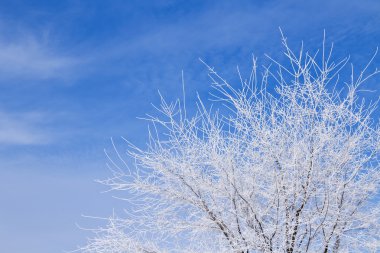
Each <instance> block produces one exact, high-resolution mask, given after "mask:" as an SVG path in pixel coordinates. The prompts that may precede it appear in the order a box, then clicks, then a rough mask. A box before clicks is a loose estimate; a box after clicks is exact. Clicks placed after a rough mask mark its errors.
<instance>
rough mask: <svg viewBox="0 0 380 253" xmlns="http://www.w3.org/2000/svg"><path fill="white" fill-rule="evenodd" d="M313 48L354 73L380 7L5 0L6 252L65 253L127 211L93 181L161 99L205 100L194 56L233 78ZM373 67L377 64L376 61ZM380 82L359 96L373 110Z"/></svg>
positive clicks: (376, 36)
mask: <svg viewBox="0 0 380 253" xmlns="http://www.w3.org/2000/svg"><path fill="white" fill-rule="evenodd" d="M279 26H280V27H281V28H282V29H283V30H284V32H285V34H286V36H287V37H288V39H289V42H290V45H291V46H294V47H298V46H299V43H300V41H301V40H303V41H304V43H305V45H306V47H307V48H309V49H310V50H313V49H315V48H317V47H319V46H320V45H321V42H322V38H323V30H324V29H325V30H326V34H327V40H328V41H329V42H331V41H334V43H335V48H336V50H335V55H336V57H337V58H340V57H343V56H345V55H347V54H350V55H351V59H352V61H353V62H354V63H355V65H356V66H358V67H359V68H360V66H363V65H364V64H365V63H366V61H367V60H368V59H369V58H370V57H371V56H372V54H373V53H374V51H375V49H376V47H377V46H379V44H380V29H379V27H380V2H379V1H377V0H373V1H371V0H363V1H344V0H330V1H327V0H319V1H293V0H286V1H273V0H269V1H170V0H162V1H161V0H158V1H137V0H136V1H135V0H129V1H117V0H114V1H97V0H92V1H74V0H73V1H51V0H50V1H37V0H34V1H18V0H12V1H11V0H10V1H7V0H2V1H0V238H1V240H0V241H1V243H0V252H9V253H11V252H12V253H23V252H28V253H53V252H62V251H63V250H73V249H75V248H76V246H77V245H83V244H84V243H85V239H86V236H88V234H87V233H86V232H85V231H82V230H80V229H78V228H77V226H76V225H75V224H79V225H81V226H89V227H91V226H94V225H96V224H95V223H93V221H91V220H88V219H85V218H83V217H82V216H81V215H82V214H84V215H94V216H109V215H111V214H112V211H113V209H115V210H121V209H122V208H123V203H122V202H119V201H117V200H115V199H113V198H112V194H109V193H103V194H101V193H100V192H101V191H103V190H105V188H104V187H102V186H101V185H99V184H97V183H95V182H94V179H97V178H105V177H107V176H108V175H109V173H108V171H107V169H106V166H105V163H106V157H105V155H104V153H103V149H104V148H106V149H111V142H110V138H111V137H113V138H115V140H116V142H117V143H118V144H119V147H120V148H121V149H125V145H124V146H123V142H122V141H121V140H120V138H119V137H120V136H124V137H126V138H127V139H129V140H131V141H132V142H134V143H137V144H138V145H142V144H143V143H144V142H145V140H146V135H145V133H146V129H147V128H146V122H144V121H141V120H138V119H136V117H139V116H140V117H141V116H144V114H145V113H149V112H152V111H153V108H152V106H151V103H156V104H157V103H158V99H159V97H158V94H157V90H160V91H161V92H162V93H163V94H164V95H165V96H166V97H168V98H169V99H170V98H172V99H174V98H176V97H179V96H181V71H182V70H183V71H184V75H185V82H186V90H187V93H186V94H187V98H186V99H187V105H188V106H190V107H191V105H192V102H193V101H194V98H195V94H196V91H198V92H199V93H200V94H201V96H203V97H207V93H208V92H209V91H210V87H209V81H208V79H207V70H206V68H205V67H204V66H203V65H202V64H201V63H200V62H199V60H198V58H202V59H203V60H205V61H206V62H207V63H209V65H212V66H215V67H216V69H218V70H219V72H221V73H224V76H226V77H227V78H231V80H236V71H235V70H236V66H237V65H239V66H240V67H241V68H242V70H243V73H244V71H245V73H247V69H248V68H249V63H250V60H251V54H252V53H254V54H255V55H256V56H258V57H259V59H263V58H264V53H268V54H269V55H271V56H273V57H279V52H280V50H281V41H280V33H279V29H278V27H279ZM373 66H374V67H376V66H377V67H379V66H380V58H379V56H378V57H377V58H375V60H374V63H373ZM379 82H380V78H379V77H376V78H374V79H372V80H371V81H370V82H368V83H367V84H366V86H365V88H367V89H371V90H374V92H372V93H366V94H364V95H365V96H368V97H370V98H377V97H378V96H379V95H380V92H379Z"/></svg>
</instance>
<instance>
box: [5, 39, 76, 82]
mask: <svg viewBox="0 0 380 253" xmlns="http://www.w3.org/2000/svg"><path fill="white" fill-rule="evenodd" d="M76 63H77V62H76V60H75V59H73V58H70V57H66V56H61V55H58V54H57V53H55V52H53V51H52V50H51V49H49V48H47V47H45V46H44V45H43V44H41V43H40V42H39V41H37V40H35V39H33V38H24V39H22V40H18V41H12V42H5V41H1V38H0V66H1V67H0V74H1V77H0V78H2V79H4V78H21V79H23V78H37V79H49V78H61V77H64V75H65V74H67V73H68V71H70V70H71V69H72V68H73V67H74V66H75V65H76Z"/></svg>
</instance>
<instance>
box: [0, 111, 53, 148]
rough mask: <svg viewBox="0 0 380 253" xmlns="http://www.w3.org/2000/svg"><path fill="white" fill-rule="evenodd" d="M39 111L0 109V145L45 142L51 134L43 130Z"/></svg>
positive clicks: (49, 138)
mask: <svg viewBox="0 0 380 253" xmlns="http://www.w3.org/2000/svg"><path fill="white" fill-rule="evenodd" d="M42 127H43V115H42V114H41V113H35V112H28V113H9V112H5V111H1V110H0V145H9V144H16V145H30V144H45V143H48V142H50V141H51V139H52V136H51V135H49V134H48V133H45V132H44V131H43V128H42Z"/></svg>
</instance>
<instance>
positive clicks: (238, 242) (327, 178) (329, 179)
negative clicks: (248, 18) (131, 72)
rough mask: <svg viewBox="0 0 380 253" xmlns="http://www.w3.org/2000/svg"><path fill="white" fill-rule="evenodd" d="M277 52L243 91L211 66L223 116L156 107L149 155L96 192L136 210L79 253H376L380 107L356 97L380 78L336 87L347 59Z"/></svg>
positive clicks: (136, 154) (354, 79)
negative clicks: (378, 115) (281, 56)
mask: <svg viewBox="0 0 380 253" xmlns="http://www.w3.org/2000/svg"><path fill="white" fill-rule="evenodd" d="M283 44H284V48H285V50H284V53H285V55H286V57H287V59H288V62H286V63H283V64H280V63H279V62H277V61H276V60H273V59H271V60H272V61H273V64H272V65H273V66H275V67H271V68H269V67H268V68H264V71H263V72H262V73H261V74H260V75H259V74H257V65H256V61H255V60H254V62H253V68H252V73H251V75H250V77H249V79H248V80H245V81H243V80H242V82H241V85H240V86H239V87H238V88H235V87H234V86H232V85H230V84H229V83H228V82H227V81H225V80H224V79H223V78H222V77H220V76H219V75H218V73H216V72H215V71H214V70H213V68H211V67H208V66H207V67H208V69H209V71H210V77H211V79H212V82H213V84H212V85H213V88H215V92H214V94H215V97H214V98H216V100H217V102H216V104H222V105H225V106H227V107H228V109H229V110H228V112H227V113H226V114H223V115H221V113H218V111H212V110H208V109H206V108H205V106H204V105H203V103H202V102H201V100H199V102H198V104H197V106H198V113H197V114H196V115H195V116H194V117H187V115H186V111H185V108H184V106H182V105H181V103H180V102H179V101H177V102H176V103H172V104H170V103H167V102H166V101H165V100H164V99H162V104H161V107H159V108H158V110H159V112H160V113H162V114H163V116H162V117H150V118H149V120H150V122H151V123H152V126H153V127H152V129H154V131H150V132H149V144H148V146H147V147H146V148H145V149H139V148H137V147H135V146H133V145H131V148H130V150H129V154H130V155H131V156H132V157H133V158H134V159H135V161H136V164H135V166H134V167H133V168H129V167H128V166H125V168H121V169H120V168H119V166H118V165H117V163H118V162H117V161H112V164H113V165H114V169H113V171H114V177H112V178H110V179H107V180H104V181H103V183H104V184H106V185H109V186H110V188H111V189H112V190H116V191H124V192H125V198H126V201H127V202H126V205H128V206H130V207H131V208H130V209H128V210H129V211H128V212H127V213H126V214H124V215H123V217H122V218H120V217H112V218H110V219H109V225H108V226H106V227H105V228H101V229H99V230H96V231H95V233H96V234H95V236H94V238H92V239H90V241H89V244H88V245H87V246H86V247H84V248H83V249H81V250H82V251H83V252H85V253H90V252H94V253H110V252H115V253H127V252H145V253H148V252H151V253H153V252H157V253H158V252H241V253H248V252H249V253H252V252H286V253H291V252H375V251H376V250H379V249H380V236H379V235H380V231H379V219H380V216H379V214H380V212H379V210H380V209H379V183H380V168H379V148H380V145H379V143H380V138H379V125H378V123H376V122H375V121H374V119H373V118H372V114H373V112H374V111H375V110H376V103H371V102H367V101H364V100H362V99H359V98H358V96H357V93H358V91H359V89H360V88H361V84H362V83H363V82H365V81H366V80H367V78H369V77H371V76H372V75H374V74H376V73H377V72H378V71H377V70H376V71H375V72H373V73H370V74H366V73H365V72H366V70H367V68H368V66H367V67H365V69H364V70H363V71H362V72H360V73H359V74H355V73H354V71H353V70H352V75H351V76H350V75H348V78H346V79H343V78H342V75H343V76H344V73H345V71H346V70H345V68H344V67H345V66H346V64H347V62H348V59H343V60H342V61H339V62H334V61H333V60H332V56H331V51H332V50H328V51H327V52H326V51H325V46H323V48H322V50H321V52H320V53H319V54H315V55H310V54H308V53H307V52H303V50H302V49H301V50H300V53H297V54H296V53H294V52H293V51H291V50H290V49H289V47H288V46H287V44H286V40H285V38H284V39H283ZM273 69H274V70H273ZM339 73H341V76H340V75H339ZM239 75H240V74H239ZM259 76H260V77H259ZM241 79H242V78H241ZM268 87H275V89H267V88H268ZM342 87H345V89H342ZM272 90H273V91H272ZM115 150H116V149H115ZM116 152H117V150H116ZM117 155H118V156H119V153H118V152H117ZM119 158H120V159H121V156H119ZM119 162H120V164H123V163H122V162H123V161H122V160H120V161H119Z"/></svg>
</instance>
